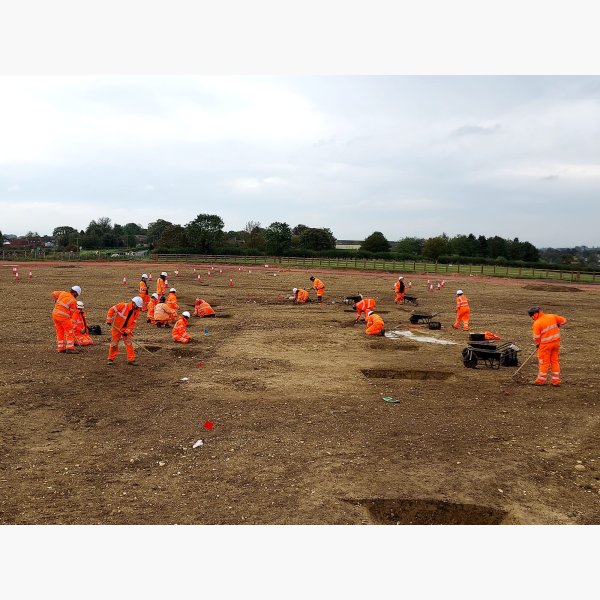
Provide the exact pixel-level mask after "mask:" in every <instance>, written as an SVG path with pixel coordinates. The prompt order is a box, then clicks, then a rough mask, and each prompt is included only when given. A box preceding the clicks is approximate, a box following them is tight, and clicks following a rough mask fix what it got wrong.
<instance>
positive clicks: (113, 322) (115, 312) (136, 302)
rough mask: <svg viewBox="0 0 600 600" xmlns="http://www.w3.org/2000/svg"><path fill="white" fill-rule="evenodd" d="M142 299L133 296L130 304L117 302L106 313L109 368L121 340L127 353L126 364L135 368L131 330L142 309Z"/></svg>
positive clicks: (117, 351)
mask: <svg viewBox="0 0 600 600" xmlns="http://www.w3.org/2000/svg"><path fill="white" fill-rule="evenodd" d="M142 305H143V302H142V299H141V298H140V297H139V296H134V297H133V298H132V299H131V301H130V302H119V303H118V304H115V305H114V306H111V307H110V308H109V309H108V312H107V313H106V323H107V325H110V326H111V328H110V344H109V345H108V362H107V364H108V365H109V366H111V365H112V364H113V362H114V360H115V358H116V357H117V354H118V353H119V340H120V339H123V343H124V344H125V350H126V351H127V364H128V365H132V366H136V365H137V364H138V363H137V362H136V360H135V351H134V348H133V342H132V341H131V338H132V337H133V330H134V328H135V325H136V323H137V320H138V317H139V315H140V311H141V309H142Z"/></svg>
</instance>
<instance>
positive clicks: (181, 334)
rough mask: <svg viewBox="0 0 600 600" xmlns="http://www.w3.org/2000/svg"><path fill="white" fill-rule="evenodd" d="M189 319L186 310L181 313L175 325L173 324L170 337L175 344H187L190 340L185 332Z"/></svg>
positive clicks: (189, 336)
mask: <svg viewBox="0 0 600 600" xmlns="http://www.w3.org/2000/svg"><path fill="white" fill-rule="evenodd" d="M189 318H190V313H189V312H188V311H187V310H184V311H183V312H182V313H181V317H179V319H178V321H177V323H175V327H173V331H172V332H171V335H172V336H173V339H174V340H175V341H176V342H181V343H182V344H187V343H188V342H190V341H191V340H192V336H191V335H190V334H189V333H187V331H186V329H187V326H188V320H189Z"/></svg>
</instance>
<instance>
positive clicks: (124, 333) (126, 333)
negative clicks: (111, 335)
mask: <svg viewBox="0 0 600 600" xmlns="http://www.w3.org/2000/svg"><path fill="white" fill-rule="evenodd" d="M132 333H133V331H131V329H123V335H131V334H132Z"/></svg>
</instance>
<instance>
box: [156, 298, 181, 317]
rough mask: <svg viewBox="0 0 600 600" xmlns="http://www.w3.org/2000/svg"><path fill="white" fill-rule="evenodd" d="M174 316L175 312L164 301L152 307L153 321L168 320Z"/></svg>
mask: <svg viewBox="0 0 600 600" xmlns="http://www.w3.org/2000/svg"><path fill="white" fill-rule="evenodd" d="M176 316H177V313H176V312H175V311H174V310H173V309H172V308H171V307H170V306H169V305H168V304H167V303H166V302H159V303H158V304H157V305H156V307H155V308H154V320H155V321H168V320H169V319H174V318H175V317H176Z"/></svg>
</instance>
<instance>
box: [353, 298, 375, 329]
mask: <svg viewBox="0 0 600 600" xmlns="http://www.w3.org/2000/svg"><path fill="white" fill-rule="evenodd" d="M359 296H360V300H359V301H358V302H356V304H354V309H355V310H356V320H355V321H354V323H355V324H356V323H358V322H359V320H360V316H361V315H362V314H363V313H364V315H365V321H366V319H367V314H368V312H369V311H370V310H373V309H374V308H375V298H363V297H362V294H359Z"/></svg>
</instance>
